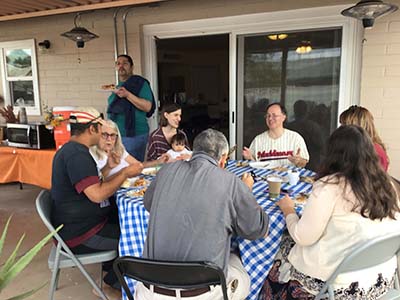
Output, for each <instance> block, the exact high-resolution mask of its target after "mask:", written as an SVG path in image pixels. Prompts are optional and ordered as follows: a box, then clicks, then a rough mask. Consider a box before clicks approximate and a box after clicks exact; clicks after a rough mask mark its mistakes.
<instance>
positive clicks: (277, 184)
mask: <svg viewBox="0 0 400 300" xmlns="http://www.w3.org/2000/svg"><path fill="white" fill-rule="evenodd" d="M267 182H268V189H269V197H270V198H271V199H275V198H277V197H278V196H279V194H280V192H281V185H282V177H280V176H278V175H270V176H268V177H267Z"/></svg>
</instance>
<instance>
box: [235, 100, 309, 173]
mask: <svg viewBox="0 0 400 300" xmlns="http://www.w3.org/2000/svg"><path fill="white" fill-rule="evenodd" d="M285 120H286V110H285V108H284V107H283V106H282V105H281V104H280V103H272V104H270V105H268V107H267V113H266V115H265V122H266V124H267V126H268V130H267V131H265V132H263V133H261V134H259V135H257V136H256V137H255V138H254V140H253V141H252V142H251V145H250V148H247V147H244V148H243V158H244V159H248V160H256V161H267V160H273V161H274V162H273V163H272V165H274V166H281V165H295V166H298V167H304V166H305V165H306V164H307V162H308V160H309V154H308V150H307V146H306V143H305V142H304V139H303V138H302V137H301V135H300V134H298V133H297V132H294V131H291V130H289V129H285V128H284V127H283V123H284V122H285Z"/></svg>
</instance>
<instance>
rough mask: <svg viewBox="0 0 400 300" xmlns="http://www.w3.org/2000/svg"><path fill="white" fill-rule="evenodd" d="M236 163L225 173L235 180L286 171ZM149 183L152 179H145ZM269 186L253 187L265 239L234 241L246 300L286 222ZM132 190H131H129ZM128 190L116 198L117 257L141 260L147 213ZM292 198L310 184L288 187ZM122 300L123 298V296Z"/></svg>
mask: <svg viewBox="0 0 400 300" xmlns="http://www.w3.org/2000/svg"><path fill="white" fill-rule="evenodd" d="M238 165H239V164H237V161H232V160H230V161H228V165H227V167H226V168H227V170H228V171H230V172H233V173H234V174H236V175H237V176H241V175H242V174H243V173H245V172H250V171H253V172H254V173H255V174H256V175H257V176H261V177H263V176H266V175H269V174H273V173H275V174H276V173H277V174H279V175H281V176H286V175H287V171H284V172H276V171H274V170H271V169H253V168H251V167H250V166H245V167H243V166H238ZM299 172H300V176H311V175H314V173H313V172H312V171H310V170H306V169H299ZM146 178H147V179H149V180H151V177H148V176H147V177H146ZM267 186H268V184H267V182H266V181H264V180H259V181H257V182H255V183H254V186H253V194H254V196H255V197H256V199H257V202H258V203H259V204H260V206H261V207H262V208H263V209H264V211H265V212H266V213H267V214H268V216H269V232H268V236H267V237H266V238H262V239H258V240H255V241H250V240H246V239H242V238H236V239H235V243H234V244H235V245H237V247H238V249H239V253H240V257H241V260H242V262H243V265H244V267H245V269H246V271H247V272H248V274H249V276H250V279H251V287H250V294H249V296H248V297H247V299H249V300H255V299H257V296H258V294H259V292H260V290H261V287H262V284H263V283H264V281H265V279H266V277H267V275H268V273H269V271H270V269H271V267H272V264H273V261H274V258H275V256H276V254H277V252H278V250H279V246H280V241H281V237H282V234H283V231H284V229H285V228H286V223H285V218H284V216H283V214H282V213H281V211H280V209H279V208H278V206H277V205H276V204H275V201H273V200H270V199H269V196H268V193H267V192H266V188H267ZM287 186H288V183H284V184H283V185H282V188H286V187H287ZM131 189H132V188H131ZM131 189H120V190H119V191H118V192H117V194H116V198H117V205H118V210H119V220H120V226H121V237H120V242H119V254H120V256H126V255H127V256H136V257H141V255H142V252H143V247H144V242H145V239H146V232H147V223H148V218H149V213H148V212H147V211H146V210H145V208H144V206H143V198H142V197H131V196H129V195H127V191H129V190H131ZM290 189H291V190H292V191H293V192H292V195H293V196H295V195H296V194H299V193H309V192H310V191H311V189H312V184H310V183H306V182H302V181H299V182H298V184H297V185H295V186H291V187H290ZM296 210H297V211H298V212H301V210H302V206H297V207H296ZM128 286H129V287H130V289H131V290H132V291H134V288H135V281H134V280H131V279H128ZM124 298H126V297H125V295H124Z"/></svg>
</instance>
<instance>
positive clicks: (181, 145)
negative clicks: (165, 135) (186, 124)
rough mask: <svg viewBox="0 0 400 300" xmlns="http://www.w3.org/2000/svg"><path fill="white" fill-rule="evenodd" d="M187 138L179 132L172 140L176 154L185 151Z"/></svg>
mask: <svg viewBox="0 0 400 300" xmlns="http://www.w3.org/2000/svg"><path fill="white" fill-rule="evenodd" d="M185 142H186V137H185V135H184V134H183V133H180V132H178V133H177V134H175V135H174V136H173V137H172V139H171V147H172V149H173V150H174V151H176V152H181V151H183V150H184V149H185V145H186V144H185Z"/></svg>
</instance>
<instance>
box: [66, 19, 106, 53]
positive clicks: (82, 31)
mask: <svg viewBox="0 0 400 300" xmlns="http://www.w3.org/2000/svg"><path fill="white" fill-rule="evenodd" d="M80 15H81V14H80V13H77V14H76V16H75V18H74V24H75V27H74V28H72V29H71V30H70V31H67V32H64V33H62V34H61V36H63V37H66V38H68V39H70V40H72V41H74V42H76V46H77V47H78V48H83V47H85V42H89V41H91V40H93V39H97V38H98V37H99V36H98V35H96V34H94V33H92V32H90V31H89V30H87V29H86V28H84V27H80V26H78V25H77V24H76V20H77V18H78V17H79V19H80Z"/></svg>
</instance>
